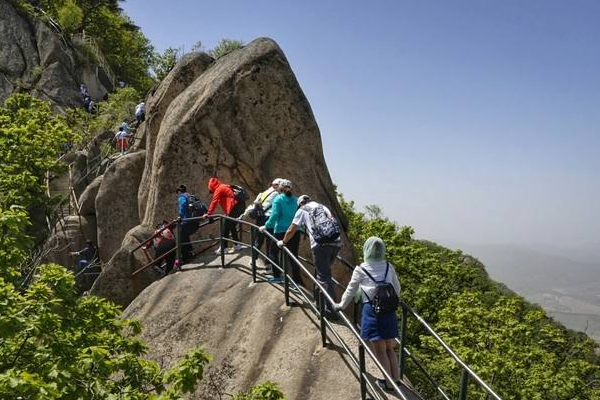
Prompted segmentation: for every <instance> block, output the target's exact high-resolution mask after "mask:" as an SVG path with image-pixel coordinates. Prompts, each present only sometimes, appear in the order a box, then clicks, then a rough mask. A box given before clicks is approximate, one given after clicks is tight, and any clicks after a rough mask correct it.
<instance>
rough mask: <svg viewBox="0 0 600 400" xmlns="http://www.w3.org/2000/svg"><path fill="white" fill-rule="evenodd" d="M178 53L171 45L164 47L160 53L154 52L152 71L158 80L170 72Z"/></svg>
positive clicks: (175, 62)
mask: <svg viewBox="0 0 600 400" xmlns="http://www.w3.org/2000/svg"><path fill="white" fill-rule="evenodd" d="M178 55H179V49H174V48H172V47H169V48H167V49H165V51H164V52H163V53H162V54H160V53H154V59H153V62H152V70H153V71H154V75H155V76H156V79H157V80H158V81H159V82H160V81H162V80H163V79H164V78H165V76H167V74H168V73H169V72H171V70H172V69H173V67H175V64H177V59H178Z"/></svg>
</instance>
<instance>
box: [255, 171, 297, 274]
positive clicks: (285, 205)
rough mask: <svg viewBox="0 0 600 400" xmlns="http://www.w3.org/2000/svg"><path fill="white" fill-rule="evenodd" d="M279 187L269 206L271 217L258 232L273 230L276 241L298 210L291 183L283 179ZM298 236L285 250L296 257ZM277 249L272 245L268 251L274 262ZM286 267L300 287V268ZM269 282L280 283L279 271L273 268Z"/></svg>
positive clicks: (294, 264) (293, 265)
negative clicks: (279, 191) (278, 191)
mask: <svg viewBox="0 0 600 400" xmlns="http://www.w3.org/2000/svg"><path fill="white" fill-rule="evenodd" d="M279 186H280V187H281V193H280V194H278V195H277V196H275V199H274V200H273V203H272V205H271V210H272V211H271V215H270V216H269V219H268V220H267V222H265V224H264V225H263V226H261V227H260V231H261V232H262V233H264V232H266V231H267V229H272V230H273V236H275V237H276V238H277V240H281V239H283V237H284V236H285V232H286V231H287V229H288V228H289V226H290V225H291V223H292V220H293V219H294V215H295V214H296V210H297V209H298V204H297V201H298V198H297V197H296V196H294V195H293V194H292V182H291V181H289V180H287V179H283V180H282V181H281V182H280V184H279ZM300 234H301V232H300V231H298V232H296V234H295V235H294V236H293V237H292V239H290V240H289V241H288V242H287V248H288V249H289V250H290V251H291V252H292V254H294V255H295V256H297V255H298V247H299V245H300ZM279 252H280V250H279V247H277V246H275V245H274V244H273V245H271V247H270V251H269V258H270V259H271V260H273V261H275V262H278V261H279ZM288 265H291V266H292V279H294V281H295V282H296V283H297V284H298V286H301V285H302V276H301V275H300V268H299V267H298V265H296V263H294V262H290V263H289V264H288ZM269 281H270V282H282V281H283V277H282V275H281V271H280V270H279V269H278V268H276V267H274V268H273V276H272V277H271V278H269Z"/></svg>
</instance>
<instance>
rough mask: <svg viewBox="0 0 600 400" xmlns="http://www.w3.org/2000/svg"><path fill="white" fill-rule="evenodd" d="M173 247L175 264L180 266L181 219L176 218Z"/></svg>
mask: <svg viewBox="0 0 600 400" xmlns="http://www.w3.org/2000/svg"><path fill="white" fill-rule="evenodd" d="M175 245H176V246H177V263H178V264H179V265H181V217H179V218H177V235H175Z"/></svg>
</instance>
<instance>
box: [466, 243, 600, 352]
mask: <svg viewBox="0 0 600 400" xmlns="http://www.w3.org/2000/svg"><path fill="white" fill-rule="evenodd" d="M459 247H460V249H461V250H463V251H464V252H467V253H469V254H472V255H473V256H474V257H476V258H478V259H479V260H480V261H481V262H482V263H483V264H484V265H485V266H486V270H487V272H488V273H489V274H490V277H491V278H492V279H494V280H496V281H498V282H502V283H504V284H505V285H506V286H508V287H509V288H510V289H512V290H514V291H515V292H517V293H519V294H520V295H522V296H524V297H525V298H526V299H527V300H529V301H531V302H533V303H537V304H539V305H541V306H542V307H543V308H544V309H545V310H546V311H547V312H548V313H549V314H550V315H552V316H553V317H554V318H556V319H557V320H559V321H561V322H562V323H563V324H565V325H566V326H567V327H569V328H571V329H575V330H579V331H584V330H585V331H586V332H587V333H588V334H589V335H590V336H592V337H594V338H595V339H596V340H597V341H600V261H598V262H596V263H592V262H582V261H576V260H574V259H571V258H568V257H564V256H562V255H558V254H559V250H558V249H556V248H553V249H552V250H553V254H548V253H545V252H542V251H539V250H534V249H530V248H526V247H520V246H516V245H504V244H502V245H500V244H493V245H462V246H459ZM549 250H550V249H549ZM580 250H581V249H579V251H580ZM589 250H590V253H589V254H592V252H593V251H595V247H593V246H590V247H589ZM579 251H578V252H577V254H578V256H577V257H578V258H579V259H580V258H581V255H582V254H583V253H581V252H579ZM560 254H568V253H566V250H564V249H563V250H561V252H560Z"/></svg>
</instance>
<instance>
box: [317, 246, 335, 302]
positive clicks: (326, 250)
mask: <svg viewBox="0 0 600 400" xmlns="http://www.w3.org/2000/svg"><path fill="white" fill-rule="evenodd" d="M311 251H312V255H313V261H314V263H315V269H316V270H317V281H318V282H319V283H320V284H321V285H323V286H324V287H325V290H327V293H328V294H329V295H330V296H331V298H332V299H334V300H335V292H334V290H333V285H334V284H333V280H332V279H331V266H332V265H333V263H334V261H335V258H336V257H337V254H338V253H339V251H340V247H338V246H332V245H322V244H318V245H317V246H316V247H313V248H312V249H311ZM325 311H327V312H332V311H333V309H332V307H331V304H329V302H328V301H327V300H325Z"/></svg>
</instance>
